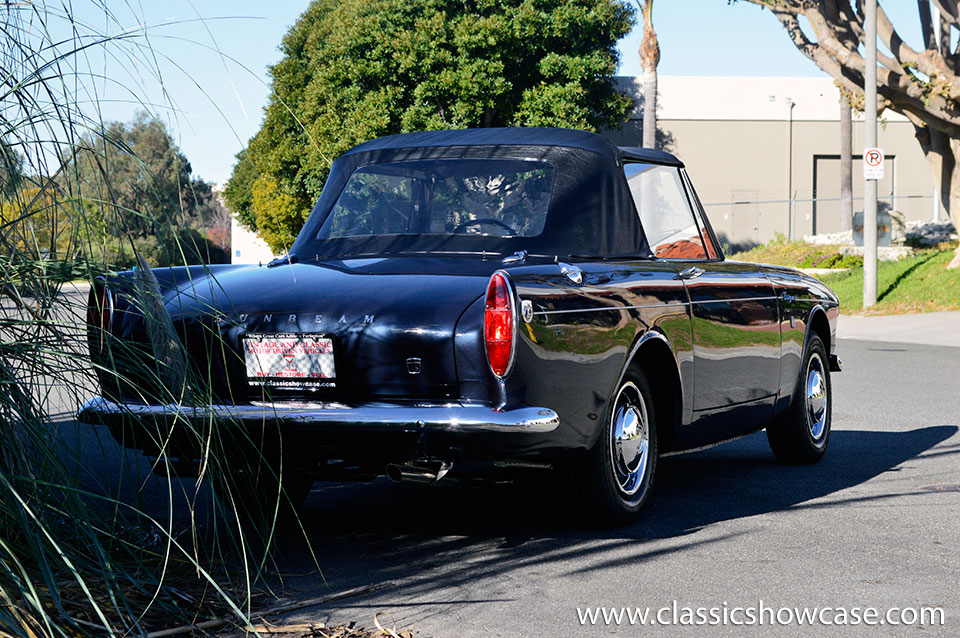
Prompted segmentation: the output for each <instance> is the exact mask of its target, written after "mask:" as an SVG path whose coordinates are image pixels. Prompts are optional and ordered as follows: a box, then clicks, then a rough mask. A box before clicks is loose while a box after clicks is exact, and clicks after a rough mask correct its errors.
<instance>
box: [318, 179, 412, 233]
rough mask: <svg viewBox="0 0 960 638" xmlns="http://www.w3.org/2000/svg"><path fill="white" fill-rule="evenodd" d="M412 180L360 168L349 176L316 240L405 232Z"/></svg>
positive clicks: (408, 215)
mask: <svg viewBox="0 0 960 638" xmlns="http://www.w3.org/2000/svg"><path fill="white" fill-rule="evenodd" d="M415 187H416V182H415V180H413V179H412V178H410V177H407V176H404V175H390V174H384V173H376V172H374V171H372V170H366V169H360V170H358V171H357V172H355V173H354V174H353V175H351V176H350V179H349V180H348V181H347V184H346V186H344V187H343V192H342V193H340V198H339V199H338V200H337V203H336V204H335V205H334V207H333V210H332V211H331V212H330V216H329V217H328V218H327V221H326V222H324V224H323V227H322V228H321V229H320V235H321V236H320V237H319V238H320V239H338V238H341V237H360V236H364V235H385V234H390V235H396V234H402V233H406V232H409V230H408V229H409V226H410V217H411V215H412V214H413V209H414V190H415Z"/></svg>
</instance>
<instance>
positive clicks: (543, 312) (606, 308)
mask: <svg viewBox="0 0 960 638" xmlns="http://www.w3.org/2000/svg"><path fill="white" fill-rule="evenodd" d="M689 305H690V302H687V301H684V302H682V303H647V304H640V305H638V306H596V307H594V308H572V309H570V310H537V311H536V312H534V313H533V314H534V316H538V315H563V314H575V313H581V312H603V311H607V312H615V311H619V310H640V309H642V308H674V307H677V308H680V307H683V306H689Z"/></svg>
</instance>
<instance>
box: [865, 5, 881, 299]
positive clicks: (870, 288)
mask: <svg viewBox="0 0 960 638" xmlns="http://www.w3.org/2000/svg"><path fill="white" fill-rule="evenodd" d="M863 18H864V19H863V22H864V25H863V27H864V31H865V39H866V42H864V44H865V45H866V47H865V48H866V58H867V60H866V69H865V73H864V76H863V85H864V86H863V94H864V105H863V106H864V109H863V110H864V115H865V116H866V120H867V121H866V130H865V131H864V133H865V136H864V137H865V140H864V141H865V142H866V146H867V148H865V149H864V150H863V179H864V188H863V307H864V308H868V307H870V306H872V305H873V304H875V303H877V180H878V179H883V150H882V149H880V148H877V0H866V2H864V13H863Z"/></svg>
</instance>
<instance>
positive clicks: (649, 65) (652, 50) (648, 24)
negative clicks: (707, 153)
mask: <svg viewBox="0 0 960 638" xmlns="http://www.w3.org/2000/svg"><path fill="white" fill-rule="evenodd" d="M638 4H639V5H640V13H641V15H642V16H643V41H642V42H641V43H640V66H642V67H643V145H644V146H646V147H647V148H656V147H657V65H658V64H660V43H659V42H657V32H656V31H654V30H653V0H645V1H642V0H638Z"/></svg>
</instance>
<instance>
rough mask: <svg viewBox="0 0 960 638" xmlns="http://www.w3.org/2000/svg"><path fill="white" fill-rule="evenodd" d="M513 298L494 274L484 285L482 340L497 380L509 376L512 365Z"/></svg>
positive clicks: (501, 278)
mask: <svg viewBox="0 0 960 638" xmlns="http://www.w3.org/2000/svg"><path fill="white" fill-rule="evenodd" d="M513 322H514V318H513V294H512V293H511V291H510V285H509V284H508V283H507V277H506V275H504V274H503V273H500V272H497V273H494V274H493V277H491V278H490V283H489V284H488V285H487V298H486V303H485V304H484V308H483V337H484V342H485V344H486V348H487V361H488V362H489V363H490V369H491V370H492V371H493V373H494V374H495V375H497V376H498V377H503V376H505V375H506V374H507V372H509V370H510V364H511V363H512V362H513V345H514V344H513V339H514V333H513V330H514V325H513Z"/></svg>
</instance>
